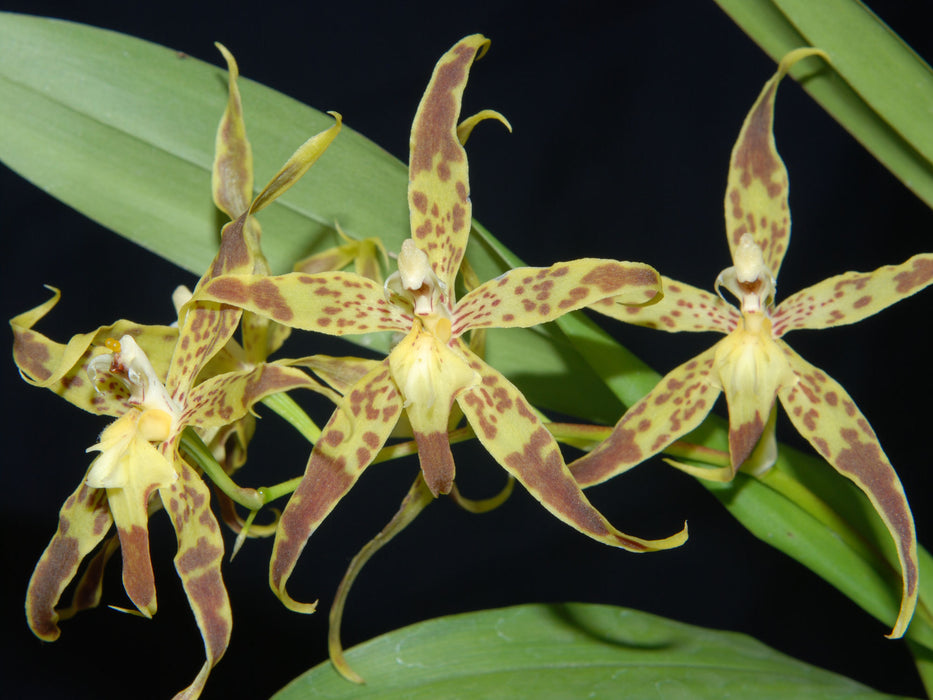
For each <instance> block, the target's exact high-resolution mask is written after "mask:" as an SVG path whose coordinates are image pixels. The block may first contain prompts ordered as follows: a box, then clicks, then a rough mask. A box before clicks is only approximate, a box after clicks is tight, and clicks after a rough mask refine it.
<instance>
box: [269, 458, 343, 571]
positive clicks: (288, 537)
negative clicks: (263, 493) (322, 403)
mask: <svg viewBox="0 0 933 700" xmlns="http://www.w3.org/2000/svg"><path fill="white" fill-rule="evenodd" d="M354 478H355V477H354V476H353V475H351V474H349V473H347V471H346V459H345V458H344V457H333V456H331V455H328V454H326V453H325V452H324V451H323V450H322V449H318V447H317V446H315V448H314V450H313V451H312V453H311V461H310V463H309V464H308V469H307V471H306V472H305V475H304V478H302V480H301V483H299V484H298V489H297V490H296V491H295V493H294V494H293V495H292V497H291V500H289V502H288V506H286V508H285V510H284V512H283V513H282V517H281V519H280V520H279V532H278V534H277V535H276V545H275V546H276V550H275V556H274V557H273V559H272V563H271V566H270V578H271V581H272V583H273V584H274V585H275V586H277V587H280V588H281V587H282V585H283V581H284V580H285V578H286V577H287V576H288V574H289V573H290V572H291V570H292V567H294V565H295V561H296V560H297V559H298V555H299V554H301V550H302V549H304V546H305V544H306V543H307V541H308V537H309V536H310V535H311V533H312V532H313V531H314V529H315V528H316V527H317V526H318V524H319V523H320V522H321V520H323V519H324V517H325V516H326V515H327V513H329V512H330V510H331V508H333V507H334V504H335V503H336V502H337V501H338V500H340V498H341V497H342V496H343V495H344V494H345V493H346V492H347V490H348V489H349V488H350V486H351V485H352V484H353V481H354Z"/></svg>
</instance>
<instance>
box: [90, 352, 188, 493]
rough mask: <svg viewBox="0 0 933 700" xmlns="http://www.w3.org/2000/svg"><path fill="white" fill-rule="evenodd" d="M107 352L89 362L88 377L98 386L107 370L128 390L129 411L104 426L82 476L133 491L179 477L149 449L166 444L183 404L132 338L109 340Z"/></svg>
mask: <svg viewBox="0 0 933 700" xmlns="http://www.w3.org/2000/svg"><path fill="white" fill-rule="evenodd" d="M107 346H108V347H109V348H110V349H111V350H113V352H111V353H105V354H102V355H98V356H96V357H94V358H93V359H91V361H90V362H89V363H88V370H87V372H88V377H89V378H90V379H91V381H92V382H93V383H94V386H95V387H97V386H98V382H97V379H98V376H99V375H100V374H103V373H106V374H109V375H111V376H114V377H116V378H117V379H119V380H120V381H121V382H122V383H123V384H124V386H126V388H127V389H128V390H129V392H130V399H129V403H130V404H131V405H132V408H130V410H129V411H127V412H126V413H124V414H123V415H122V416H120V417H119V418H118V419H117V420H116V421H115V422H113V423H111V424H110V425H108V426H107V427H106V428H105V429H104V431H103V432H102V433H101V435H100V440H99V442H98V443H97V444H96V445H93V446H92V447H89V448H88V450H87V451H88V452H100V454H99V455H98V457H97V458H96V459H95V460H94V463H93V464H92V465H91V469H90V470H89V471H88V474H87V477H86V479H85V481H86V483H87V485H88V486H92V487H94V488H106V489H126V488H130V489H131V490H135V488H136V487H138V486H140V485H142V486H143V487H144V488H148V487H150V486H153V485H154V486H155V487H156V488H161V487H163V486H167V485H169V484H171V483H173V482H174V481H175V480H176V479H177V478H178V474H177V473H176V471H175V469H174V467H173V466H172V465H171V463H169V461H168V460H166V459H165V458H164V457H162V455H161V454H160V453H159V452H158V451H157V450H156V449H155V448H154V447H153V445H152V443H161V442H165V441H166V440H168V439H169V437H170V436H171V435H172V433H173V431H174V430H175V427H176V424H177V421H178V419H179V417H180V416H181V407H180V406H179V405H178V403H177V402H176V401H174V400H173V399H172V398H171V397H170V396H169V394H168V391H166V389H165V387H164V386H163V385H162V382H161V381H159V378H158V376H157V375H156V372H155V369H154V368H153V367H152V363H151V362H150V361H149V358H148V357H147V356H146V353H145V352H143V350H142V348H140V347H139V345H137V343H136V341H135V340H134V339H133V338H132V336H129V335H125V336H123V337H122V338H120V340H119V341H115V340H109V341H108V343H107Z"/></svg>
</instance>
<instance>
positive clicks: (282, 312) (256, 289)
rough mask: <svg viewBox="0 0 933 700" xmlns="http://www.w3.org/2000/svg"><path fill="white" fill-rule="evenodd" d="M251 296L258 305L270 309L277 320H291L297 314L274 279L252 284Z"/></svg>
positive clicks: (263, 308)
mask: <svg viewBox="0 0 933 700" xmlns="http://www.w3.org/2000/svg"><path fill="white" fill-rule="evenodd" d="M250 296H251V297H252V298H253V301H254V302H255V303H256V306H257V307H259V308H260V309H262V310H263V311H265V310H269V312H270V314H271V315H272V317H273V318H274V319H275V320H276V321H282V322H284V321H291V320H292V317H293V316H294V315H295V314H294V313H293V312H292V310H291V308H290V307H289V305H288V303H287V302H286V301H285V298H284V297H283V296H282V293H281V292H280V291H279V289H278V287H276V286H275V283H274V282H272V280H259V281H258V282H253V284H251V285H250Z"/></svg>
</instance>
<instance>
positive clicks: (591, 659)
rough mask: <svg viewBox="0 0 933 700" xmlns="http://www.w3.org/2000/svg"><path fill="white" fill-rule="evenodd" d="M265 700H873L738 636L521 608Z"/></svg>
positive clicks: (463, 618) (459, 618)
mask: <svg viewBox="0 0 933 700" xmlns="http://www.w3.org/2000/svg"><path fill="white" fill-rule="evenodd" d="M347 660H348V661H349V662H350V664H351V665H352V666H353V668H354V669H355V670H357V671H358V672H360V674H361V675H362V676H363V677H364V678H365V679H366V685H364V686H358V685H354V684H352V683H350V682H348V681H346V680H344V679H343V678H341V677H340V676H339V675H338V674H337V672H336V671H335V670H334V668H333V666H331V664H330V662H325V663H323V664H321V665H319V666H316V667H315V668H313V669H311V670H310V671H308V672H307V673H305V674H303V675H302V676H300V677H298V678H296V679H295V680H294V681H292V683H290V684H289V685H288V686H287V687H285V688H283V689H282V690H281V691H279V692H278V693H277V694H276V695H275V696H273V697H274V700H301V699H304V698H312V697H327V698H382V699H388V698H405V700H412V699H415V698H444V697H462V698H463V697H475V698H479V697H482V698H515V697H521V698H586V697H602V698H617V697H631V698H647V697H690V698H716V699H718V698H723V697H735V698H745V697H757V698H767V697H798V698H821V699H825V698H880V697H891V696H886V695H881V694H879V693H877V692H876V691H874V690H872V689H871V688H868V687H866V686H864V685H861V684H859V683H856V682H855V681H852V680H850V679H848V678H844V677H842V676H838V675H835V674H833V673H830V672H828V671H824V670H822V669H819V668H816V667H813V666H808V665H807V664H804V663H802V662H800V661H797V660H796V659H792V658H790V657H788V656H785V655H783V654H780V653H778V652H776V651H774V650H773V649H770V648H768V647H766V646H765V645H763V644H761V643H760V642H758V641H756V640H754V639H752V638H751V637H747V636H745V635H742V634H736V633H733V632H718V631H713V630H707V629H704V628H701V627H693V626H691V625H685V624H682V623H679V622H674V621H671V620H667V619H665V618H661V617H656V616H654V615H649V614H647V613H642V612H637V611H635V610H628V609H625V608H616V607H612V606H608V605H586V604H582V603H567V604H559V605H522V606H518V607H513V608H503V609H500V610H484V611H481V612H476V613H467V614H464V615H454V616H450V617H442V618H439V619H436V620H429V621H427V622H421V623H419V624H416V625H412V626H410V627H405V628H403V629H400V630H396V631H394V632H390V633H389V634H386V635H383V636H381V637H378V638H376V639H373V640H370V641H368V642H366V643H365V644H362V645H360V646H358V647H355V648H353V649H351V650H350V651H349V652H348V653H347Z"/></svg>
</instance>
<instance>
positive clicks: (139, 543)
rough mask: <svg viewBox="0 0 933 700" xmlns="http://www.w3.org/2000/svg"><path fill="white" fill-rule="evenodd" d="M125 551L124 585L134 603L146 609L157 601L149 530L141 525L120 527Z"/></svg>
mask: <svg viewBox="0 0 933 700" xmlns="http://www.w3.org/2000/svg"><path fill="white" fill-rule="evenodd" d="M117 532H118V533H119V535H120V549H121V550H122V551H123V587H124V588H125V589H126V594H127V595H128V596H129V597H130V600H132V601H133V604H134V605H135V606H136V607H137V608H139V609H140V610H145V609H146V608H149V607H151V606H152V604H153V603H154V602H155V580H154V579H153V576H152V561H151V560H150V558H149V531H148V530H146V528H144V527H140V526H139V525H133V526H132V527H131V528H130V529H129V530H124V529H122V528H118V529H117Z"/></svg>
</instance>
